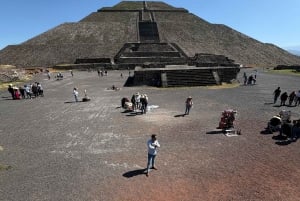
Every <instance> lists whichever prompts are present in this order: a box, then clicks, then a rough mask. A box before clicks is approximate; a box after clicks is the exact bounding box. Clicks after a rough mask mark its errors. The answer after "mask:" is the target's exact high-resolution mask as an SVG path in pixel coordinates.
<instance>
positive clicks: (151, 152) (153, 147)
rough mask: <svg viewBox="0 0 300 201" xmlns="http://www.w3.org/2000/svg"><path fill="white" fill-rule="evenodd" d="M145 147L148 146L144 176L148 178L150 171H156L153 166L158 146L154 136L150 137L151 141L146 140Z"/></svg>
mask: <svg viewBox="0 0 300 201" xmlns="http://www.w3.org/2000/svg"><path fill="white" fill-rule="evenodd" d="M147 146H148V163H147V172H146V176H147V177H148V176H149V172H150V169H154V170H157V168H156V167H155V166H154V163H155V157H156V155H157V147H160V144H159V142H158V141H157V139H156V135H155V134H153V135H151V139H150V140H148V142H147ZM150 164H151V166H150Z"/></svg>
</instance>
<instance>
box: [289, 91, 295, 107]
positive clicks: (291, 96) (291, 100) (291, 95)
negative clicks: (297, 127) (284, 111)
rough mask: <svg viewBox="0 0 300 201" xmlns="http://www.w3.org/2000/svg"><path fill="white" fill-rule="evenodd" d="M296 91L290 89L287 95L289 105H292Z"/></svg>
mask: <svg viewBox="0 0 300 201" xmlns="http://www.w3.org/2000/svg"><path fill="white" fill-rule="evenodd" d="M295 97H296V93H295V91H292V92H291V93H290V95H289V106H292V103H293V101H294V100H295Z"/></svg>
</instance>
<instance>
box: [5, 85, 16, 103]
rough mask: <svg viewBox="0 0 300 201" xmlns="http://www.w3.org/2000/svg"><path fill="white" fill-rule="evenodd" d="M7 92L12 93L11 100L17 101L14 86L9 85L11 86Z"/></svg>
mask: <svg viewBox="0 0 300 201" xmlns="http://www.w3.org/2000/svg"><path fill="white" fill-rule="evenodd" d="M7 91H8V92H9V93H10V95H11V98H12V99H15V92H14V89H13V87H12V84H9V85H8V88H7Z"/></svg>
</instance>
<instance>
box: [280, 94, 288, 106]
mask: <svg viewBox="0 0 300 201" xmlns="http://www.w3.org/2000/svg"><path fill="white" fill-rule="evenodd" d="M288 97H289V95H288V94H287V92H284V93H282V94H281V96H280V101H281V102H280V106H285V102H286V100H287V99H288Z"/></svg>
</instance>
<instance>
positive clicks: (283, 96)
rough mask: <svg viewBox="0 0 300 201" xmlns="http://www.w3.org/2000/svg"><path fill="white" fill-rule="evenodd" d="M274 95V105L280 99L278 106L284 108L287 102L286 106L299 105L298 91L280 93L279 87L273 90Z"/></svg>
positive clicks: (299, 91) (299, 94)
mask: <svg viewBox="0 0 300 201" xmlns="http://www.w3.org/2000/svg"><path fill="white" fill-rule="evenodd" d="M273 95H274V104H275V103H276V102H277V100H278V98H279V97H280V106H285V105H286V102H287V101H288V106H293V104H294V106H297V105H300V90H298V91H292V92H291V93H290V94H288V93H287V92H283V93H281V89H280V87H278V88H277V89H275V91H274V92H273Z"/></svg>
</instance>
